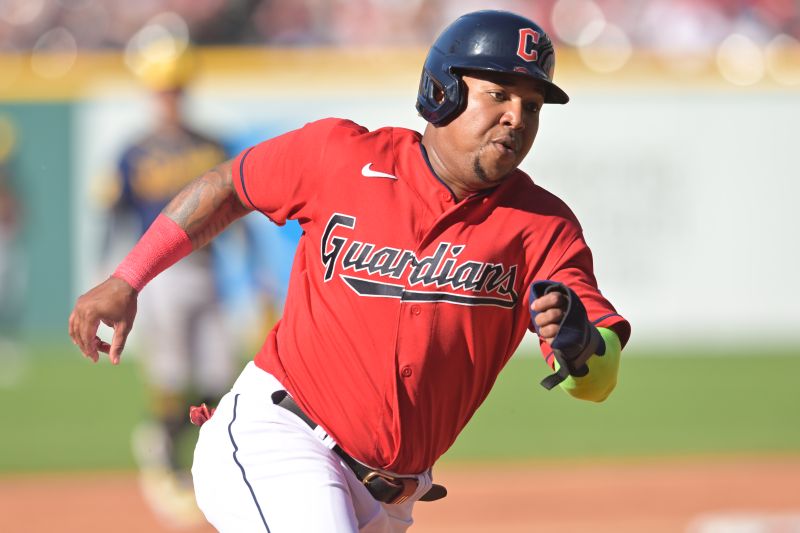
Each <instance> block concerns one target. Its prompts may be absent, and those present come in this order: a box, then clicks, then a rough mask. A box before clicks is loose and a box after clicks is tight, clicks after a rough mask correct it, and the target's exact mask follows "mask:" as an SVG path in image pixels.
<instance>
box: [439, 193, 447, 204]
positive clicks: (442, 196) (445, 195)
mask: <svg viewBox="0 0 800 533" xmlns="http://www.w3.org/2000/svg"><path fill="white" fill-rule="evenodd" d="M439 198H441V199H442V201H443V202H446V201H448V200H449V199H450V193H449V192H447V191H442V192H440V193H439Z"/></svg>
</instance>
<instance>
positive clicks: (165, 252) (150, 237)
mask: <svg viewBox="0 0 800 533" xmlns="http://www.w3.org/2000/svg"><path fill="white" fill-rule="evenodd" d="M190 253H192V241H191V240H190V239H189V235H188V234H187V233H186V232H185V231H184V230H183V228H181V227H180V226H179V225H178V224H177V223H176V222H175V221H174V220H172V219H171V218H169V217H168V216H166V215H163V214H161V215H158V217H157V218H156V219H155V221H153V223H152V224H151V225H150V227H149V228H148V229H147V231H146V232H145V233H144V235H142V238H141V239H139V242H137V243H136V246H134V247H133V250H131V251H130V253H129V254H128V255H127V256H126V257H125V259H123V260H122V262H121V263H120V264H119V266H118V267H117V269H116V270H115V271H114V273H113V274H112V276H114V277H115V278H119V279H121V280H123V281H126V282H127V283H128V284H129V285H130V286H131V287H133V288H134V289H136V290H137V291H141V290H142V289H143V288H144V286H145V285H147V284H148V283H149V282H150V280H151V279H153V278H154V277H156V276H157V275H158V274H160V273H161V272H163V271H164V270H166V269H168V268H169V267H171V266H172V265H174V264H175V263H177V262H178V261H180V260H181V259H183V258H184V257H186V256H187V255H189V254H190Z"/></svg>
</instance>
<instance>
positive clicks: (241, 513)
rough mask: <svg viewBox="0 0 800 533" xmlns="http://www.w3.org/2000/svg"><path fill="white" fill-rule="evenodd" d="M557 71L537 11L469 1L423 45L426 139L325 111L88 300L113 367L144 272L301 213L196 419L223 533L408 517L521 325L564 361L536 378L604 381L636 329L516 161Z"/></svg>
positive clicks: (261, 147) (249, 165) (555, 359)
mask: <svg viewBox="0 0 800 533" xmlns="http://www.w3.org/2000/svg"><path fill="white" fill-rule="evenodd" d="M553 66H554V53H553V47H552V44H551V42H550V39H549V38H548V36H547V35H546V34H545V32H544V31H543V30H542V29H541V28H540V27H539V26H538V25H537V24H535V23H534V22H532V21H530V20H528V19H526V18H523V17H520V16H517V15H515V14H512V13H508V12H501V11H480V12H475V13H470V14H467V15H464V16H463V17H461V18H459V19H458V20H456V21H455V22H454V23H453V24H451V25H450V26H449V27H448V28H447V29H445V30H444V32H443V33H442V34H441V35H440V36H439V37H438V38H437V40H436V42H435V43H434V44H433V46H432V48H431V50H430V52H429V54H428V57H427V59H426V62H425V65H424V68H423V72H422V79H421V82H420V86H419V93H418V97H417V109H418V111H419V112H420V114H421V115H422V116H423V117H424V118H425V119H426V120H427V121H428V125H427V126H426V128H425V132H424V133H423V134H422V135H420V134H419V133H417V132H414V131H410V130H406V129H400V128H382V129H379V130H376V131H372V132H370V131H367V130H366V129H365V128H363V127H361V126H359V125H357V124H354V123H353V122H350V121H348V120H341V119H325V120H321V121H318V122H313V123H310V124H307V125H306V126H305V127H303V128H301V129H299V130H296V131H292V132H289V133H286V134H284V135H281V136H279V137H276V138H274V139H270V140H267V141H265V142H263V143H261V144H258V145H256V146H254V147H252V148H249V149H247V150H245V151H244V152H243V153H242V154H240V155H239V156H238V157H236V158H235V159H233V160H232V161H229V162H227V163H225V164H222V165H219V166H217V167H216V168H214V169H213V170H211V171H210V172H208V173H206V174H204V175H203V176H202V177H200V178H199V179H197V180H196V181H195V182H193V183H192V184H191V185H189V186H188V187H187V188H185V189H183V190H182V191H181V192H180V193H179V194H178V196H177V197H176V198H175V199H174V200H173V201H172V202H171V203H170V204H169V205H168V206H167V207H166V208H165V209H164V211H163V212H162V213H161V215H160V216H159V217H158V219H156V221H155V222H154V224H153V226H152V227H151V228H150V229H149V230H148V233H147V234H146V235H145V236H144V237H143V238H142V240H141V241H140V242H139V243H138V244H137V245H136V247H135V248H134V249H133V250H132V252H131V253H130V255H129V256H128V257H127V258H126V259H125V260H124V261H123V262H122V263H121V265H120V266H119V267H118V269H117V270H116V272H115V273H114V274H113V276H112V277H111V278H109V279H108V280H107V281H105V282H104V283H102V284H101V285H99V286H98V287H96V288H94V289H92V290H91V291H89V292H88V293H86V294H85V295H83V296H81V297H80V298H79V299H78V302H77V303H76V306H75V309H74V311H73V313H72V315H71V318H70V333H71V336H72V338H73V340H74V342H75V343H76V344H78V346H79V347H80V349H81V350H82V352H83V353H84V354H85V355H86V356H87V357H89V358H91V359H92V360H94V361H97V360H98V357H99V355H98V352H105V353H108V354H109V357H110V359H111V362H112V363H117V362H118V361H119V358H120V354H121V352H122V349H123V347H124V345H125V339H126V336H127V334H128V332H129V331H130V328H131V326H132V324H133V320H134V316H135V312H136V301H137V294H138V291H140V290H141V289H142V288H143V287H144V286H145V284H146V283H147V281H148V280H149V279H150V278H152V277H153V276H155V275H156V274H157V273H159V272H161V271H162V270H164V269H166V268H168V267H169V266H170V265H171V264H172V263H174V262H175V261H177V260H179V259H180V258H181V257H183V256H185V255H188V254H189V253H190V252H191V251H192V250H194V249H196V248H199V247H201V246H203V245H204V244H205V243H207V242H208V241H209V240H210V239H211V238H213V237H214V235H215V234H216V233H217V232H218V231H219V230H220V229H221V228H223V227H225V226H226V225H227V224H229V223H230V222H231V221H232V220H235V219H237V218H238V217H241V216H242V215H244V214H245V213H248V212H250V211H253V210H257V211H260V212H261V213H263V214H264V215H265V216H267V217H269V218H270V219H271V220H273V221H274V222H275V223H278V224H282V223H284V222H285V221H286V220H288V219H294V220H298V221H299V222H300V224H301V226H302V228H303V231H304V233H303V236H302V238H301V240H300V244H299V247H298V250H297V254H296V256H295V259H294V265H293V270H292V276H291V281H290V286H289V294H288V297H287V301H286V305H285V308H284V314H283V318H282V320H281V321H280V322H279V323H278V324H277V325H276V326H275V327H274V328H273V329H272V330H271V332H270V333H269V335H268V336H267V339H266V341H265V342H264V345H263V347H262V348H261V350H260V351H259V353H258V354H257V355H256V356H255V360H254V361H253V362H251V363H248V365H247V366H246V368H245V369H244V371H243V372H242V374H241V375H240V377H239V378H238V380H237V381H236V383H235V384H234V386H233V388H232V389H231V391H230V392H229V393H228V394H226V395H225V396H224V397H223V398H222V400H221V401H220V403H219V405H218V407H217V409H216V412H215V413H213V416H211V417H210V418H209V415H211V412H210V411H208V410H205V411H203V412H201V413H197V412H196V413H195V414H196V415H197V414H202V415H203V416H202V417H196V418H202V419H203V420H205V419H207V421H206V422H205V424H204V425H203V427H202V428H201V431H200V437H199V440H198V443H197V446H196V449H195V456H194V465H193V467H192V473H193V476H194V484H195V495H196V497H197V501H198V504H199V506H200V508H201V509H202V511H203V512H204V513H205V516H206V518H207V519H208V520H209V522H211V524H213V525H214V526H215V527H216V528H218V529H219V530H220V531H226V532H227V531H231V532H233V531H236V532H241V531H271V532H288V531H298V532H299V531H302V532H323V531H324V532H330V531H336V532H340V531H341V532H353V531H362V532H400V531H405V530H406V529H407V528H408V527H409V526H410V525H411V523H412V509H413V507H414V505H415V503H416V502H417V501H420V500H421V501H431V500H436V499H439V498H441V497H443V496H444V495H445V494H446V491H445V488H444V487H442V486H441V485H438V484H434V483H433V480H432V467H433V465H434V463H435V462H436V460H437V459H438V458H439V457H440V456H441V455H442V454H443V453H444V452H445V451H446V450H447V449H448V448H449V447H450V446H451V445H452V444H453V442H454V441H455V439H456V437H457V436H458V434H459V432H460V431H461V430H462V429H463V428H464V426H465V425H466V424H467V422H468V421H469V419H470V417H471V416H472V415H473V413H474V412H475V410H476V409H477V408H478V406H479V405H480V404H481V403H482V402H483V400H484V399H485V398H486V396H487V394H488V393H489V391H490V389H491V388H492V385H493V384H494V382H495V379H496V377H497V375H498V373H499V372H500V370H501V369H502V368H503V366H504V365H505V364H506V362H507V361H508V359H509V358H510V357H511V355H512V354H513V353H514V351H515V350H516V349H517V347H518V346H519V344H520V341H521V340H522V338H523V336H524V334H525V332H526V330H527V329H529V328H530V329H531V330H535V331H536V332H537V333H538V335H539V337H540V339H541V341H542V348H543V354H544V355H545V357H546V360H547V362H548V363H550V364H551V365H552V366H553V367H554V369H555V370H556V371H557V372H556V373H555V374H553V375H551V376H549V377H548V378H546V379H545V382H544V384H545V386H547V387H552V386H554V385H556V384H557V383H560V385H561V387H563V388H565V389H566V390H567V391H568V392H569V393H570V394H572V395H573V396H576V397H578V398H583V399H588V400H593V401H602V400H603V399H605V398H606V397H607V396H608V394H609V393H610V392H611V390H612V389H613V388H614V385H615V383H616V375H617V368H618V363H619V357H620V352H621V349H622V345H624V343H625V342H626V341H627V338H628V336H629V333H630V326H629V325H628V323H627V321H626V320H625V319H624V318H622V317H621V316H620V315H619V314H617V312H616V311H615V309H614V307H612V305H611V304H610V303H609V302H608V301H607V300H606V299H605V297H604V296H603V295H602V294H601V293H600V291H599V290H598V288H597V284H596V281H595V277H594V275H593V273H592V257H591V253H590V251H589V248H588V247H587V245H586V242H585V241H584V238H583V235H582V232H581V228H580V225H579V224H578V222H577V220H576V218H575V216H574V215H573V213H572V212H571V211H570V210H569V209H568V208H567V206H566V205H565V204H564V203H563V202H562V201H561V200H559V199H558V198H556V197H555V196H554V195H552V194H550V193H548V192H547V191H545V190H544V189H542V188H541V187H539V186H537V185H536V184H535V183H534V182H533V181H532V180H531V178H530V177H529V176H527V175H526V174H524V173H523V172H521V171H520V170H518V168H517V167H518V166H519V164H520V163H521V162H522V160H523V158H524V157H525V156H526V154H527V153H528V151H529V150H530V148H531V146H532V144H533V142H534V139H535V137H536V133H537V130H538V126H539V115H540V111H541V109H542V107H543V105H544V104H545V103H560V104H564V103H566V102H567V101H568V97H567V95H566V93H565V92H564V91H563V90H561V89H560V88H559V87H557V86H556V85H555V84H554V83H553V81H552V79H553ZM100 320H103V321H105V322H107V323H109V324H112V325H113V327H114V336H113V338H112V339H111V342H110V343H107V342H105V341H102V340H100V339H99V338H98V337H97V336H96V327H97V324H98V322H99V321H100ZM200 421H202V420H200Z"/></svg>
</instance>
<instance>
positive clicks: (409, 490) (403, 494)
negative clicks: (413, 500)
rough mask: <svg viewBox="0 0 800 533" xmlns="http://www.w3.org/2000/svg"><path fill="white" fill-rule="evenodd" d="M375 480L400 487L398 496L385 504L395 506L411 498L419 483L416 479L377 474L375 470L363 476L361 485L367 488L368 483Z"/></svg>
mask: <svg viewBox="0 0 800 533" xmlns="http://www.w3.org/2000/svg"><path fill="white" fill-rule="evenodd" d="M375 478H380V479H382V480H384V481H386V482H387V483H389V484H391V485H397V486H402V488H403V490H401V491H400V494H398V495H397V496H396V497H395V498H393V499H392V500H391V501H388V502H386V503H388V504H389V505H397V504H401V503H403V502H405V501H406V500H408V499H409V498H410V497H411V495H412V494H414V492H416V490H417V486H419V482H418V481H417V480H416V478H411V477H394V476H390V475H388V474H384V473H383V472H377V471H375V470H373V471H372V472H370V473H369V474H367V475H366V476H364V479H363V480H361V483H363V484H364V486H365V487H367V488H369V486H368V484H369V482H370V481H372V480H373V479H375Z"/></svg>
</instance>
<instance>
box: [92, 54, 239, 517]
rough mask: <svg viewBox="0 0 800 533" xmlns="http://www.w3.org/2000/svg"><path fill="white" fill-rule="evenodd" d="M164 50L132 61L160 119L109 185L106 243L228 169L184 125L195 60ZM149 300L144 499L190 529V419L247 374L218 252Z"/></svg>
mask: <svg viewBox="0 0 800 533" xmlns="http://www.w3.org/2000/svg"><path fill="white" fill-rule="evenodd" d="M160 44H162V41H156V42H155V43H154V44H153V45H151V47H145V48H144V49H143V50H141V51H140V53H139V55H136V56H134V59H135V63H134V67H135V68H134V69H133V70H134V72H135V73H136V74H137V75H138V78H139V80H140V81H141V82H142V84H143V86H144V87H145V88H147V89H148V90H149V91H150V95H151V97H152V99H153V102H154V104H155V107H156V110H157V113H158V118H157V121H156V124H155V125H154V127H153V128H152V129H151V130H150V131H148V132H147V133H146V134H145V135H144V136H143V137H141V138H140V139H138V140H136V141H135V142H134V143H132V144H131V145H130V146H128V147H127V148H126V149H125V150H124V151H123V152H122V155H121V157H120V159H119V162H118V164H117V172H116V173H115V176H114V179H113V180H111V181H110V182H109V185H110V187H109V189H111V191H110V194H108V195H107V196H108V200H110V205H109V206H108V208H109V209H108V213H109V220H110V224H109V226H108V230H109V231H108V232H107V236H106V243H105V246H104V248H105V253H104V255H106V256H108V255H110V254H109V251H110V249H111V248H112V246H111V243H112V242H114V241H115V240H117V239H119V238H123V239H124V238H125V237H126V234H127V233H128V232H130V231H136V232H138V233H137V237H138V236H141V235H142V234H143V233H144V232H145V230H146V229H147V228H148V227H149V226H150V225H151V224H152V223H153V221H154V220H155V219H156V217H158V215H159V213H160V212H161V210H162V209H163V208H164V207H165V206H166V205H167V203H169V201H170V200H171V199H172V197H173V196H175V194H176V193H177V192H178V191H180V190H181V189H182V188H183V187H184V186H186V184H187V183H189V182H190V181H192V180H193V179H194V178H195V177H197V176H198V175H200V174H202V173H203V172H204V171H205V170H207V169H208V168H209V167H212V166H214V165H216V164H217V163H220V162H221V161H223V160H225V159H226V152H225V149H224V148H223V146H222V145H221V144H220V143H219V142H217V141H216V140H214V139H211V138H209V137H207V136H205V135H203V134H201V133H199V132H197V131H195V130H194V129H192V128H191V127H190V126H189V125H187V124H186V122H185V119H184V113H183V109H182V106H183V103H184V91H185V87H186V86H187V84H188V83H189V82H190V80H191V77H192V76H193V73H194V70H195V69H194V67H193V60H192V56H191V52H190V51H189V50H184V51H182V52H180V53H175V54H172V55H168V54H163V53H155V52H156V51H154V50H153V48H152V47H155V46H158V45H160ZM149 289H150V290H148V291H147V292H146V293H145V294H144V295H143V296H142V298H141V301H140V305H141V307H142V310H143V311H144V312H143V313H142V315H143V319H144V320H143V324H142V325H143V326H144V329H143V331H144V333H145V334H144V335H143V338H142V341H143V342H142V344H143V348H144V349H143V350H142V356H143V357H142V359H143V363H144V365H143V366H144V377H145V382H146V384H147V388H148V399H149V406H148V407H149V411H150V420H149V421H147V422H145V423H142V424H140V425H139V426H138V427H137V428H136V429H135V431H134V434H133V439H132V440H133V451H134V455H135V457H136V459H137V463H138V464H139V467H140V471H141V484H142V488H143V492H144V496H145V498H146V499H147V501H148V502H150V504H151V506H152V508H153V509H154V510H155V511H156V512H157V513H158V514H159V515H160V516H162V517H164V518H166V519H167V520H169V521H171V522H179V523H184V522H191V521H192V517H193V516H198V515H199V513H198V512H197V510H196V506H195V505H194V498H193V494H192V490H191V481H190V476H189V472H188V468H187V465H185V464H183V465H182V464H181V461H180V457H179V450H180V441H181V439H182V438H190V435H191V433H190V432H189V430H191V429H193V428H192V427H191V424H189V423H188V420H187V417H186V410H187V409H188V408H189V405H190V404H191V403H197V402H199V401H208V399H210V398H219V396H221V395H222V394H223V393H224V392H225V391H226V390H228V388H229V387H230V385H231V383H232V382H233V379H234V378H235V375H236V368H237V366H238V365H239V363H238V361H237V357H236V351H235V349H234V346H233V344H232V343H231V342H229V341H228V338H227V337H228V334H227V330H226V327H225V322H224V320H223V317H222V313H221V311H222V309H221V303H220V301H219V296H218V291H217V287H216V283H215V260H214V257H213V256H212V251H211V247H210V246H207V247H204V248H202V249H199V250H197V252H196V253H194V254H192V255H191V256H190V257H187V258H186V260H185V261H181V262H180V263H179V264H177V265H175V268H172V269H170V270H169V271H168V272H165V273H164V275H162V276H159V277H158V279H156V280H154V281H153V283H152V286H151V287H150V288H149Z"/></svg>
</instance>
